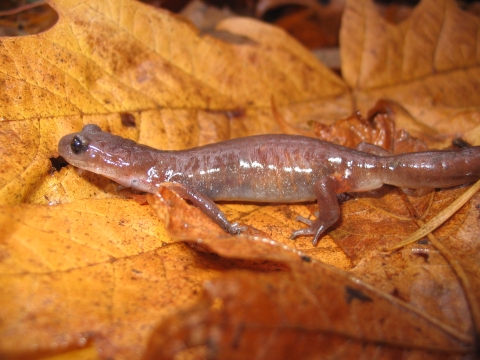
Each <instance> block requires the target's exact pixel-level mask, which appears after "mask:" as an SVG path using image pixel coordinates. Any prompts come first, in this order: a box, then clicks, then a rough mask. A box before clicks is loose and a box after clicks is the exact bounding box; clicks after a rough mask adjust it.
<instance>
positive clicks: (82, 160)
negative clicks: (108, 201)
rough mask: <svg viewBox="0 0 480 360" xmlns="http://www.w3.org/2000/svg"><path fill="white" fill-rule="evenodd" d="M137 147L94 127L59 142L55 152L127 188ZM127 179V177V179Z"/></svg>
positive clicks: (65, 137)
mask: <svg viewBox="0 0 480 360" xmlns="http://www.w3.org/2000/svg"><path fill="white" fill-rule="evenodd" d="M136 146H137V144H136V143H135V142H134V141H132V140H128V139H124V138H122V137H120V136H115V135H112V134H110V133H107V132H104V131H102V129H100V127H98V126H97V125H94V124H89V125H85V126H84V127H83V129H82V131H80V132H77V133H73V134H69V135H66V136H64V137H63V138H61V139H60V142H59V143H58V152H59V153H60V155H61V156H62V157H63V158H64V159H65V160H66V161H68V162H69V163H70V164H72V165H74V166H76V167H79V168H81V169H85V170H88V171H91V172H94V173H96V174H100V175H103V176H106V177H108V178H110V179H112V180H115V181H116V182H118V183H120V184H122V185H124V186H130V180H129V179H128V178H127V177H128V173H129V166H131V161H130V160H131V158H132V151H133V150H134V149H135V147H136ZM126 175H127V176H126Z"/></svg>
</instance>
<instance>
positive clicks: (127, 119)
mask: <svg viewBox="0 0 480 360" xmlns="http://www.w3.org/2000/svg"><path fill="white" fill-rule="evenodd" d="M120 119H121V120H122V125H123V126H126V127H136V126H137V122H136V120H135V115H133V114H130V113H121V114H120Z"/></svg>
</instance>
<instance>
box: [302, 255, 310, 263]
mask: <svg viewBox="0 0 480 360" xmlns="http://www.w3.org/2000/svg"><path fill="white" fill-rule="evenodd" d="M300 259H302V260H303V261H305V262H307V263H309V262H312V258H311V257H310V256H307V255H302V256H300Z"/></svg>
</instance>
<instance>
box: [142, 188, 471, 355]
mask: <svg viewBox="0 0 480 360" xmlns="http://www.w3.org/2000/svg"><path fill="white" fill-rule="evenodd" d="M164 197H165V198H164ZM151 200H152V201H153V204H154V206H155V208H156V209H157V212H159V213H164V212H165V210H168V213H169V218H170V221H168V231H169V232H170V234H171V235H172V236H173V237H177V236H180V237H181V239H182V240H190V241H192V242H193V243H195V244H201V245H202V246H206V247H208V248H209V249H210V250H212V251H214V252H216V253H218V254H219V255H221V256H227V257H234V258H243V259H262V260H264V261H265V260H268V261H275V262H278V261H281V262H285V263H286V264H287V265H288V266H289V267H290V271H287V272H281V273H269V274H258V273H256V274H252V273H249V272H246V271H243V272H239V271H234V272H230V273H229V274H227V275H224V276H222V277H220V278H218V279H216V280H213V281H209V282H208V283H206V285H205V291H206V293H205V295H204V298H203V300H202V301H201V302H200V303H198V304H196V305H194V306H193V307H191V308H190V309H187V310H181V311H179V312H178V313H176V314H174V315H172V316H171V317H170V318H168V319H166V320H165V321H164V322H162V323H161V324H160V325H159V326H158V327H157V329H156V330H155V332H154V334H153V337H152V340H151V342H150V345H149V350H148V352H147V356H146V358H147V359H159V358H161V359H166V358H173V356H174V354H175V353H177V352H179V351H180V350H184V349H186V348H189V347H196V346H200V345H207V348H208V349H209V350H208V351H209V356H214V357H217V358H239V359H240V358H246V357H255V358H267V357H268V358H285V357H294V356H303V357H306V358H309V357H313V356H315V357H318V356H320V357H326V356H329V355H330V354H331V353H330V352H331V351H334V352H338V351H339V349H342V350H341V351H342V352H343V353H345V354H353V351H359V348H360V347H361V346H362V345H360V343H363V344H365V343H366V344H368V345H367V346H368V347H371V350H370V349H369V350H368V351H373V349H374V348H376V347H377V350H376V351H380V354H382V356H384V357H386V358H390V357H392V356H393V354H395V355H396V356H399V354H402V353H404V354H406V353H409V352H410V351H412V350H413V348H415V349H417V350H415V351H417V354H423V355H427V356H428V353H429V352H431V351H435V350H437V351H442V352H443V353H449V352H454V353H455V352H457V351H469V350H468V345H467V344H462V341H460V342H459V340H460V339H462V340H463V341H467V342H468V341H470V340H468V339H469V337H468V336H463V335H462V334H463V332H466V331H467V330H468V328H467V329H465V328H464V327H461V330H462V331H461V332H460V335H458V333H457V331H456V330H453V329H455V328H456V327H455V325H456V326H458V324H450V326H448V325H445V324H442V323H437V322H436V320H432V318H423V316H422V314H423V313H422V312H421V311H419V310H415V309H414V308H411V307H410V306H409V305H407V304H406V303H403V302H402V301H399V300H397V298H395V297H393V296H389V295H386V294H385V293H383V292H379V291H377V290H375V289H374V288H373V287H371V286H369V285H367V284H365V283H362V282H361V281H359V280H357V279H355V278H353V277H352V276H351V275H349V274H348V273H345V272H342V271H340V270H338V269H336V268H334V267H331V266H328V265H325V264H322V263H319V262H316V261H315V260H313V259H311V258H310V257H308V256H306V255H304V254H301V253H298V252H296V251H293V250H292V249H289V248H287V247H285V246H282V245H281V244H278V243H275V242H272V241H267V240H263V239H259V238H249V237H246V236H236V237H233V236H226V235H224V234H222V233H215V232H212V231H211V230H209V229H205V230H204V231H203V233H202V231H201V227H198V226H193V225H194V224H195V222H196V221H201V220H200V219H199V218H201V217H203V216H204V215H203V213H201V212H200V211H199V210H198V209H196V208H188V206H187V205H186V203H185V202H184V201H183V200H181V199H180V198H179V197H178V196H175V195H172V194H171V193H170V192H169V191H168V190H166V189H165V190H161V192H160V193H158V194H157V195H155V197H154V198H151ZM185 212H188V213H189V214H190V216H185V215H186V213H185ZM195 213H197V214H195ZM197 218H198V220H197ZM172 219H173V220H172ZM192 219H193V223H190V220H192ZM452 295H453V294H452ZM430 299H431V300H432V301H433V299H435V298H434V297H430ZM412 303H416V302H415V301H412ZM421 305H423V304H421ZM463 305H465V303H463ZM464 307H465V306H464ZM464 310H465V309H464ZM460 313H462V311H460ZM312 314H315V316H312ZM394 324H395V325H394ZM468 324H469V325H471V324H470V323H468ZM393 327H395V331H393V332H392V331H389V330H391V329H392V328H393ZM413 334H415V335H413ZM456 336H459V337H458V338H456ZM347 339H356V340H353V341H348V342H346V340H347ZM327 343H336V346H335V347H334V348H333V349H332V348H331V347H329V346H326V344H327ZM379 344H382V346H381V347H378V346H379ZM399 345H401V349H399V348H398V346H399ZM465 346H466V347H465ZM419 348H420V349H421V350H418V349H419ZM407 349H408V350H407ZM462 349H463V350H462ZM368 351H367V352H368ZM430 356H432V357H433V356H434V355H433V354H430ZM437 356H438V354H437ZM346 357H348V355H346Z"/></svg>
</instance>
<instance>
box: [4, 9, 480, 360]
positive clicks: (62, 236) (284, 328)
mask: <svg viewBox="0 0 480 360" xmlns="http://www.w3.org/2000/svg"><path fill="white" fill-rule="evenodd" d="M48 3H49V4H50V5H51V6H52V8H54V9H55V10H56V11H57V12H58V22H57V23H56V24H55V26H53V27H52V28H50V29H49V30H47V31H45V32H43V33H40V34H35V35H31V36H25V37H15V38H13V37H0V84H1V85H2V94H1V96H0V162H1V163H0V303H1V304H2V306H1V307H0V358H2V359H3V358H6V359H11V358H29V357H31V358H38V357H40V356H43V355H52V354H55V355H62V353H63V356H64V358H68V359H71V358H74V356H75V357H76V358H82V359H85V358H88V359H90V358H101V359H120V360H123V359H128V360H136V359H140V358H142V357H144V356H146V357H147V358H160V357H163V358H170V357H172V356H174V354H175V353H178V352H179V351H180V352H182V353H181V354H180V355H182V356H184V358H205V357H210V358H235V357H237V358H257V359H267V358H268V359H283V358H285V359H286V358H302V359H304V358H305V359H306V358H326V357H327V358H328V357H330V358H340V359H350V358H365V359H370V358H377V359H393V358H402V359H407V360H410V359H430V358H431V359H439V358H449V359H472V358H474V356H475V354H476V353H475V349H476V346H477V345H478V344H476V343H475V341H474V340H475V339H476V338H477V339H478V335H476V334H478V329H479V327H480V325H479V324H480V311H479V310H478V307H479V304H480V280H479V277H478V267H479V265H478V264H480V258H479V256H480V255H479V254H480V251H479V248H478V244H479V243H480V241H479V240H480V236H479V234H480V229H479V220H478V216H479V213H478V211H479V206H480V200H479V196H478V195H477V196H474V197H473V198H472V200H470V201H469V202H468V203H467V204H466V205H465V206H463V207H462V209H460V210H459V211H458V212H457V213H456V214H455V215H454V216H453V217H452V218H450V219H449V220H448V221H447V223H446V224H444V225H443V226H442V227H440V228H439V229H437V230H436V231H435V232H434V233H433V235H431V236H429V238H428V239H421V241H420V242H418V243H415V244H412V245H409V246H408V247H405V248H403V249H401V250H399V251H396V252H393V253H386V252H383V251H382V249H383V248H384V247H386V246H393V245H394V244H395V243H396V242H397V241H400V240H402V239H403V238H405V237H406V236H408V235H409V234H411V233H412V232H414V231H415V230H417V229H418V227H420V226H422V224H423V223H425V222H428V221H429V220H430V219H431V218H433V217H434V216H435V215H436V214H438V212H439V211H441V210H442V209H444V208H445V207H447V206H448V205H449V204H450V203H451V202H452V201H453V199H454V198H456V197H457V196H459V194H461V193H462V192H463V190H464V188H463V187H459V188H456V189H442V190H441V191H439V190H435V191H433V190H432V191H423V190H422V191H418V190H415V191H412V190H408V189H399V188H392V187H385V188H382V189H380V190H378V191H376V192H369V193H362V194H348V195H346V196H344V197H342V198H341V200H342V204H341V210H342V217H341V219H340V221H339V222H338V223H337V224H335V226H333V227H332V228H331V229H329V230H330V231H329V235H326V236H325V237H323V238H322V240H321V241H320V243H319V245H318V247H313V246H312V244H311V238H309V237H300V238H298V239H297V240H296V241H295V242H293V241H291V240H290V239H289V236H290V234H291V231H292V230H294V229H298V228H300V227H303V226H305V225H304V224H301V223H299V222H298V221H296V220H295V218H296V217H297V215H301V216H303V217H312V216H313V215H314V213H315V211H316V209H317V205H315V204H292V205H286V204H254V203H248V204H246V203H242V202H236V203H223V204H219V206H220V208H221V209H222V210H223V211H224V212H225V214H226V215H227V217H228V219H229V220H230V221H232V222H238V223H240V224H241V225H245V226H247V231H246V232H245V233H244V234H243V236H242V237H232V236H229V235H227V234H225V233H224V232H223V230H221V229H220V228H218V227H217V226H216V225H215V224H212V222H211V221H210V220H209V219H206V218H205V217H204V215H203V214H202V213H200V212H199V211H198V209H196V208H192V207H190V206H186V205H185V203H184V202H182V201H180V200H179V199H178V198H177V197H175V196H173V195H172V194H170V195H168V192H165V191H166V190H162V196H163V200H161V199H160V198H159V197H152V196H150V197H149V198H150V202H151V203H152V204H153V206H154V207H155V210H156V211H154V210H152V208H151V207H150V206H149V205H147V204H146V201H145V196H144V195H143V194H138V193H134V192H132V191H131V190H129V189H125V188H122V187H119V186H118V184H116V183H114V182H113V181H110V180H107V179H105V178H102V177H99V176H96V175H93V174H92V173H88V172H86V171H81V170H79V169H76V168H74V167H72V166H67V164H65V162H63V161H62V159H60V158H57V156H58V152H57V144H58V141H59V139H60V138H61V137H62V136H64V135H66V134H68V133H71V132H74V131H79V130H80V129H81V128H82V127H83V126H84V125H85V124H89V123H94V124H97V125H99V126H101V128H102V129H103V130H105V131H110V132H111V133H113V134H116V135H121V136H124V137H128V138H130V139H133V140H135V141H138V142H140V143H142V144H146V145H150V146H154V147H157V148H161V149H170V150H174V149H184V148H188V147H194V146H198V145H202V144H206V143H211V142H215V141H219V140H224V139H229V138H234V137H241V136H247V135H253V134H260V133H272V132H273V133H277V132H282V131H285V129H288V131H289V132H290V131H292V129H297V130H295V131H301V132H302V133H307V134H309V135H314V134H315V130H318V129H321V131H320V133H322V131H323V132H324V130H325V129H326V127H325V126H329V125H331V124H333V123H334V122H335V121H336V120H340V119H346V118H348V117H349V116H351V115H352V113H353V112H354V111H357V110H361V115H362V116H363V117H364V118H365V119H370V118H372V117H373V118H375V117H377V121H378V122H377V124H379V126H378V127H377V126H374V127H373V128H372V127H365V128H363V126H364V125H365V124H363V123H362V124H360V128H359V127H358V125H355V124H354V123H353V122H350V121H344V122H343V123H342V124H343V125H339V124H340V123H339V124H337V125H334V126H333V127H332V128H328V129H335V131H337V130H340V131H339V133H336V132H335V131H333V132H332V133H331V134H330V135H331V139H332V140H334V141H337V139H338V138H340V137H342V136H343V134H344V133H348V135H347V138H348V137H355V136H357V135H359V136H357V138H355V141H356V142H358V141H357V140H362V139H363V140H365V139H367V140H371V141H377V143H378V144H380V145H383V144H385V143H387V140H388V138H389V137H390V138H391V139H393V138H395V140H400V143H401V142H402V141H403V143H402V144H403V145H402V146H404V145H405V147H404V148H397V147H395V148H394V149H393V150H394V151H397V152H403V151H404V149H418V148H417V147H416V146H419V145H418V143H417V142H416V140H414V139H413V140H412V137H414V138H416V139H419V140H421V141H422V142H424V143H425V144H427V145H428V146H429V147H433V148H442V147H446V146H450V145H451V140H452V139H455V138H458V137H462V139H463V140H466V141H468V142H469V143H471V144H477V145H478V144H480V126H479V124H480V112H479V109H478V107H479V106H480V97H479V96H478V95H477V94H478V92H479V91H478V90H479V88H480V86H479V82H480V74H479V60H480V59H479V53H478V49H479V48H480V47H479V46H478V45H479V44H478V42H479V39H478V38H479V35H478V34H480V31H479V19H478V18H477V17H474V16H472V15H470V14H468V13H466V12H464V11H462V10H460V9H459V8H457V6H456V5H455V3H454V1H453V0H438V1H434V0H422V1H421V2H420V3H419V5H418V6H416V7H415V8H414V9H413V11H412V13H411V16H410V17H408V18H406V19H405V20H403V21H402V22H400V23H398V24H391V23H388V22H387V21H385V20H384V19H383V18H382V17H381V16H380V13H379V12H378V10H377V8H376V7H375V5H374V4H373V2H372V1H371V0H347V1H346V2H345V4H346V8H345V13H344V16H343V21H342V30H341V33H340V37H341V48H340V51H341V54H342V76H343V79H342V78H341V77H340V76H338V75H336V74H335V73H333V72H332V71H330V70H329V69H328V68H327V67H326V66H324V65H323V64H322V63H320V62H319V61H318V60H317V59H316V58H315V57H314V56H313V55H312V54H311V53H310V52H309V51H308V50H306V49H305V48H304V47H303V46H301V45H300V44H299V43H298V42H296V41H295V40H293V39H292V38H291V37H290V36H289V35H288V34H287V33H286V32H285V31H282V30H280V29H278V28H277V27H274V26H270V25H266V24H265V23H262V22H259V21H256V20H252V19H248V18H240V17H236V18H235V17H234V18H229V19H226V20H224V21H222V22H220V23H219V24H218V26H217V28H216V32H212V33H209V34H205V33H200V32H199V31H198V29H196V28H195V27H194V26H193V25H192V24H191V23H189V22H188V21H187V20H185V19H184V18H182V17H179V16H176V15H173V14H172V13H170V12H168V11H164V10H161V9H155V8H153V7H150V6H147V5H144V4H141V3H138V2H135V1H131V0H123V1H115V0H102V1H98V0H86V1H80V2H79V1H73V0H48ZM379 100H381V101H380V102H379V104H381V106H380V105H379V106H377V107H374V105H375V104H377V101H379ZM272 104H273V105H272ZM371 109H372V111H371V113H369V112H368V110H371ZM274 113H275V114H277V115H278V114H279V116H274ZM372 114H373V115H372ZM387 117H388V119H387ZM278 119H281V120H280V121H279V120H278ZM384 120H385V121H384ZM386 120H388V121H390V120H391V121H390V122H387V121H386ZM382 121H383V122H382ZM393 122H395V124H393ZM382 124H383V125H382ZM393 125H395V126H393ZM335 126H336V127H335ZM342 126H343V127H342ZM382 126H383V127H382ZM298 129H300V130H298ZM359 129H361V130H360V131H359ZM387 130H388V131H390V133H388V134H387ZM393 130H395V131H393ZM403 130H406V131H408V133H409V134H410V136H411V137H407V135H405V134H406V133H405V132H403ZM398 131H401V133H400V135H398ZM317 133H318V132H317ZM322 136H323V135H322ZM347 140H351V139H347ZM347 142H348V141H347ZM398 143H399V142H395V145H397V144H398ZM460 143H461V141H460ZM411 145H413V146H411ZM422 146H423V145H422ZM386 148H389V149H390V150H392V148H391V147H390V146H387V147H386ZM218 186H222V184H218ZM157 213H158V214H157ZM166 227H167V228H168V232H167V230H166ZM186 243H188V244H186ZM326 263H328V264H330V265H326ZM345 271H348V272H345ZM152 334H153V335H152ZM146 351H147V353H148V354H147V355H145V352H146Z"/></svg>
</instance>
